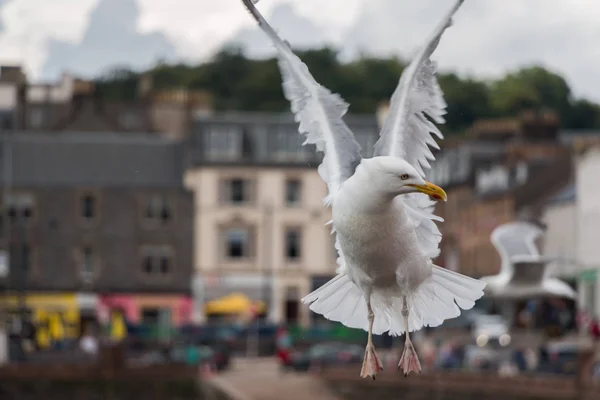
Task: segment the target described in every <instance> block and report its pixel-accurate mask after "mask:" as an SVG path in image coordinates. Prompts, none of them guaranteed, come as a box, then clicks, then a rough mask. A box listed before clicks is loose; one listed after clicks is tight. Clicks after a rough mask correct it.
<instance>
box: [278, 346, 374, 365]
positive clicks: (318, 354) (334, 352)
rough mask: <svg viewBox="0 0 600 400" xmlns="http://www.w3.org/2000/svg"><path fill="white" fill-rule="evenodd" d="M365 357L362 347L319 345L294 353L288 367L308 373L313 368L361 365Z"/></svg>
mask: <svg viewBox="0 0 600 400" xmlns="http://www.w3.org/2000/svg"><path fill="white" fill-rule="evenodd" d="M363 357H364V348H363V347H362V346H358V345H355V344H347V343H338V342H328V343H319V344H316V345H313V346H311V347H309V348H308V349H307V350H306V351H303V352H294V353H292V355H291V357H290V360H289V365H288V367H289V368H291V369H293V370H296V371H308V370H310V369H313V368H319V369H320V368H324V367H329V366H334V365H347V364H355V363H361V362H362V361H363Z"/></svg>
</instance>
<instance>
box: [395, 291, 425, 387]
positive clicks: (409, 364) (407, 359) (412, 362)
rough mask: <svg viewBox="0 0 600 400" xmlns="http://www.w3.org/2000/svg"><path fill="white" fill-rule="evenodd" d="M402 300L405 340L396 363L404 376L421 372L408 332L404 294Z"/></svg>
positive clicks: (406, 305) (406, 303)
mask: <svg viewBox="0 0 600 400" xmlns="http://www.w3.org/2000/svg"><path fill="white" fill-rule="evenodd" d="M403 300H404V301H403V305H402V318H404V330H405V334H406V341H405V342H404V350H403V351H402V356H401V357H400V362H399V363H398V369H402V371H403V372H404V376H405V377H407V376H408V374H409V373H411V372H412V371H415V372H421V363H420V362H419V357H418V356H417V352H416V351H415V348H414V346H413V344H412V341H411V340H410V334H409V333H408V302H407V300H406V296H404V298H403Z"/></svg>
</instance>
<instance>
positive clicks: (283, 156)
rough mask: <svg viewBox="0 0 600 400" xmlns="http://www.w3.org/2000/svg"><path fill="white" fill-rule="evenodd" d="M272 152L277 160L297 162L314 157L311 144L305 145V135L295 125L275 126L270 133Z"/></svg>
mask: <svg viewBox="0 0 600 400" xmlns="http://www.w3.org/2000/svg"><path fill="white" fill-rule="evenodd" d="M270 140H271V144H270V147H271V154H272V157H273V159H274V160H275V161H281V162H286V161H287V162H297V161H305V160H309V159H310V158H311V157H313V153H312V150H313V149H312V148H311V145H309V146H304V145H303V144H302V143H304V140H305V138H304V136H303V135H301V134H300V133H298V129H297V127H295V126H290V127H287V126H281V127H278V128H275V129H274V130H273V131H272V132H271V135H270Z"/></svg>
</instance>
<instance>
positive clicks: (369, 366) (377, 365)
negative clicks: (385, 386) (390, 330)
mask: <svg viewBox="0 0 600 400" xmlns="http://www.w3.org/2000/svg"><path fill="white" fill-rule="evenodd" d="M367 310H368V311H369V337H368V339H367V347H366V349H365V358H364V360H363V364H362V368H361V370H360V377H361V378H368V377H369V376H370V377H372V378H373V380H375V375H377V373H378V372H381V371H383V366H382V365H381V361H379V357H377V353H375V346H373V321H374V320H375V314H374V313H373V309H372V308H371V295H368V296H367Z"/></svg>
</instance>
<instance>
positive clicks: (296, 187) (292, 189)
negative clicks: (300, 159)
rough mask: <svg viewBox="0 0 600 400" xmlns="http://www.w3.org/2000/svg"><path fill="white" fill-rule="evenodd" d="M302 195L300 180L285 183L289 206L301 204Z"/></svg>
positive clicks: (286, 198)
mask: <svg viewBox="0 0 600 400" xmlns="http://www.w3.org/2000/svg"><path fill="white" fill-rule="evenodd" d="M301 194H302V182H301V181H300V179H288V180H287V181H286V182H285V203H286V204H287V205H288V206H297V205H299V204H300V201H301V200H300V199H301Z"/></svg>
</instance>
